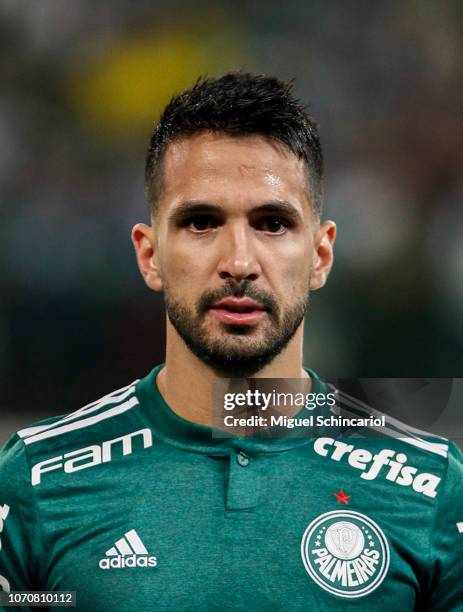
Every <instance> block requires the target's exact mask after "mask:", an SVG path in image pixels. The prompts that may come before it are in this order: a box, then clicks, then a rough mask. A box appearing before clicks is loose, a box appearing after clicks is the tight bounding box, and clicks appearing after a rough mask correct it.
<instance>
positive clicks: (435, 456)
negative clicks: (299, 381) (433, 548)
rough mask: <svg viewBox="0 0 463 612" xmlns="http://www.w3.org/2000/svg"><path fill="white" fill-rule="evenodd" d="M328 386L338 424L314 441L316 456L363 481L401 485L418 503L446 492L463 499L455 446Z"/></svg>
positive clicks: (462, 463) (461, 460)
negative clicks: (327, 460)
mask: <svg viewBox="0 0 463 612" xmlns="http://www.w3.org/2000/svg"><path fill="white" fill-rule="evenodd" d="M328 388H329V390H330V391H332V392H334V393H335V396H336V403H335V405H334V406H333V407H332V408H331V409H330V412H331V417H332V418H335V419H338V426H337V427H336V426H334V427H329V428H327V429H326V431H324V432H322V434H321V435H320V436H319V437H317V439H316V440H315V441H314V450H315V452H316V453H317V454H318V455H320V456H322V457H326V458H327V459H330V460H332V461H335V462H338V464H344V465H345V466H346V469H348V470H349V471H350V470H352V475H354V474H355V473H357V475H358V476H359V477H360V478H362V479H363V480H364V481H365V480H366V481H375V483H376V484H377V485H380V483H384V485H387V486H395V485H400V489H401V491H403V492H405V490H406V491H409V493H410V495H412V496H416V495H418V497H419V498H421V499H423V498H424V499H428V500H429V501H430V500H431V499H432V500H436V501H437V500H438V499H439V498H441V497H442V496H443V495H444V494H445V493H446V492H447V491H448V490H449V488H453V489H454V492H455V494H456V495H459V496H460V497H461V498H462V499H463V488H462V483H463V454H462V452H461V450H460V449H459V447H458V446H457V445H456V444H455V443H454V442H452V441H450V440H448V439H447V438H444V437H441V436H438V435H435V434H432V433H430V432H426V431H423V430H421V429H417V428H415V427H413V426H411V425H409V424H407V423H404V422H402V421H400V420H398V419H396V418H393V417H391V416H390V415H387V414H383V413H381V412H380V411H378V410H376V409H375V408H373V407H372V406H369V405H368V404H366V403H364V402H362V401H359V400H358V399H356V398H354V397H352V396H350V395H348V394H346V393H344V392H342V391H339V389H336V388H335V387H334V386H332V385H328ZM354 423H358V425H357V426H356V425H354ZM350 424H352V425H350ZM375 483H373V482H372V485H373V484H375ZM451 483H452V484H451Z"/></svg>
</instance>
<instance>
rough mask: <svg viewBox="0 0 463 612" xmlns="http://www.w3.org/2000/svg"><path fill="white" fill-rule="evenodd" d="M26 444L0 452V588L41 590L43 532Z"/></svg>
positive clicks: (16, 440) (9, 445)
mask: <svg viewBox="0 0 463 612" xmlns="http://www.w3.org/2000/svg"><path fill="white" fill-rule="evenodd" d="M36 512H37V510H36V505H35V501H34V492H33V490H32V486H31V481H30V470H29V466H28V463H27V458H26V454H25V448H24V443H23V442H22V440H20V439H19V438H18V436H17V435H15V436H13V437H12V438H10V440H9V441H8V442H7V444H6V445H5V447H4V448H3V449H2V450H0V589H1V590H3V591H30V590H40V588H39V576H38V573H39V572H38V560H39V559H40V552H41V551H40V533H39V522H38V520H37V514H36Z"/></svg>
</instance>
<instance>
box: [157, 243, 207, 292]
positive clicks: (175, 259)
mask: <svg viewBox="0 0 463 612" xmlns="http://www.w3.org/2000/svg"><path fill="white" fill-rule="evenodd" d="M202 262H204V257H203V255H202V254H201V252H199V251H198V250H197V249H196V250H195V251H194V252H190V251H189V250H185V249H179V248H168V249H166V250H165V251H164V253H163V265H162V273H163V276H164V277H165V279H166V280H167V282H168V284H169V287H170V290H171V291H173V292H174V293H175V294H177V295H180V296H185V295H190V294H194V293H195V292H196V290H197V289H198V288H201V286H203V285H204V277H205V270H204V266H203V265H202Z"/></svg>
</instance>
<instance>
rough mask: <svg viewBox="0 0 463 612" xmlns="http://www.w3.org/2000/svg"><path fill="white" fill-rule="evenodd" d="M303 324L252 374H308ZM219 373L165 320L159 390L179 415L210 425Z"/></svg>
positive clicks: (297, 375) (294, 375)
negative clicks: (214, 386)
mask: <svg viewBox="0 0 463 612" xmlns="http://www.w3.org/2000/svg"><path fill="white" fill-rule="evenodd" d="M302 341H303V324H301V325H300V326H299V328H298V330H297V331H296V333H295V334H294V336H293V338H292V339H291V341H290V342H289V343H288V345H287V346H286V348H285V349H284V350H283V351H282V352H281V353H280V354H279V355H277V356H276V357H275V358H274V359H273V361H272V362H271V363H270V364H268V365H267V366H265V367H264V368H262V369H261V370H259V371H258V372H256V374H254V375H253V376H252V378H307V377H308V375H307V373H306V372H305V370H304V369H303V367H302ZM217 378H218V375H217V374H216V373H215V372H214V371H213V370H212V369H211V368H210V367H208V366H207V365H205V364H204V363H203V362H202V361H201V360H200V359H198V357H196V356H195V355H194V354H193V353H192V352H191V351H190V349H189V348H188V347H187V346H186V345H185V343H184V342H183V340H182V339H181V338H180V336H179V335H178V334H177V332H176V330H175V329H174V328H173V327H172V325H171V324H170V322H169V321H168V322H167V345H166V363H165V367H164V368H163V369H162V370H161V371H160V372H159V374H158V376H157V385H158V387H159V391H160V393H161V395H162V396H163V398H164V400H165V401H166V403H167V404H168V405H169V406H170V408H171V409H172V410H173V411H174V412H175V413H176V414H178V415H179V416H180V417H182V418H184V419H186V420H188V421H192V422H193V423H199V424H201V425H207V426H210V425H211V423H212V385H213V382H214V380H215V379H217Z"/></svg>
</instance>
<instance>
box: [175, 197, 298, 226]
mask: <svg viewBox="0 0 463 612" xmlns="http://www.w3.org/2000/svg"><path fill="white" fill-rule="evenodd" d="M208 213H209V214H222V215H223V213H224V210H223V208H222V207H221V206H219V205H218V204H210V203H207V202H189V201H186V202H181V203H180V204H178V205H177V206H176V207H175V208H174V209H173V210H172V212H171V213H170V215H169V221H171V222H172V221H173V222H176V221H181V220H183V219H184V218H185V217H186V216H187V215H194V214H208ZM255 213H272V214H276V215H284V216H285V217H287V218H288V219H290V220H291V221H293V222H294V223H302V217H301V214H300V212H299V211H298V210H297V209H296V208H295V207H294V206H293V205H292V204H290V203H289V202H286V201H284V200H276V201H274V202H266V203H265V204H260V205H258V206H255V207H254V208H252V209H251V210H250V211H249V213H248V214H250V215H252V214H255Z"/></svg>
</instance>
